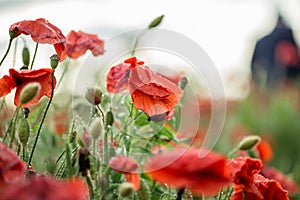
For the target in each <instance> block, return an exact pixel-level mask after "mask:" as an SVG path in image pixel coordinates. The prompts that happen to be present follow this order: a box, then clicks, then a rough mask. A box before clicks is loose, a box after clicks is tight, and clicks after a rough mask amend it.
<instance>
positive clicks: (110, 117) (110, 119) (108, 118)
mask: <svg viewBox="0 0 300 200" xmlns="http://www.w3.org/2000/svg"><path fill="white" fill-rule="evenodd" d="M113 123H114V115H113V113H112V112H111V111H108V112H107V113H106V125H107V126H111V125H112V124H113Z"/></svg>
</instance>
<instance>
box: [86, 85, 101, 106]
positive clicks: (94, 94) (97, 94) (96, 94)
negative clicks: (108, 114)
mask: <svg viewBox="0 0 300 200" xmlns="http://www.w3.org/2000/svg"><path fill="white" fill-rule="evenodd" d="M85 98H86V100H87V101H88V102H89V103H91V104H92V105H98V104H99V103H101V99H102V91H101V89H100V88H99V87H92V88H89V89H88V90H87V92H86V94H85Z"/></svg>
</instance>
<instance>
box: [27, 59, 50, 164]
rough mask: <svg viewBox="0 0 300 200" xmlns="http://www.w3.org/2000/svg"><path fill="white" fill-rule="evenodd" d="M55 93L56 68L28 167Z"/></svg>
mask: <svg viewBox="0 0 300 200" xmlns="http://www.w3.org/2000/svg"><path fill="white" fill-rule="evenodd" d="M32 62H33V60H32ZM53 95H54V70H53V72H52V88H51V96H50V99H49V101H48V104H47V107H46V110H45V112H44V115H43V118H42V121H41V123H40V126H39V129H38V131H37V134H36V137H35V140H34V144H33V147H32V150H31V153H30V156H29V159H28V163H27V169H28V168H29V166H30V164H31V161H32V157H33V154H34V150H35V148H36V145H37V141H38V139H39V136H40V133H41V130H42V126H43V124H44V121H45V119H46V115H47V112H48V110H49V108H50V105H51V102H52V99H53Z"/></svg>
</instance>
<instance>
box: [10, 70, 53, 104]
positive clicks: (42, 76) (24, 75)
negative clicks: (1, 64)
mask: <svg viewBox="0 0 300 200" xmlns="http://www.w3.org/2000/svg"><path fill="white" fill-rule="evenodd" d="M9 73H10V77H11V78H12V79H13V80H14V82H15V83H16V87H17V90H16V94H15V99H14V104H15V105H16V106H18V105H19V102H20V95H21V91H22V89H23V88H24V87H25V85H27V84H28V83H32V82H38V83H40V85H41V89H40V92H39V94H38V95H37V96H36V97H35V98H34V99H33V100H32V101H30V102H28V103H25V104H22V107H28V106H30V105H32V104H36V103H37V102H38V101H39V100H40V99H41V98H42V97H43V96H48V97H50V96H51V92H52V73H53V69H47V68H43V69H38V70H21V71H17V70H15V69H10V70H9ZM55 84H56V80H55V79H54V87H55Z"/></svg>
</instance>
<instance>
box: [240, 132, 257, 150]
mask: <svg viewBox="0 0 300 200" xmlns="http://www.w3.org/2000/svg"><path fill="white" fill-rule="evenodd" d="M259 141H260V137H259V136H257V135H250V136H247V137H245V138H243V139H242V141H240V143H239V144H238V149H239V150H246V151H247V150H250V149H252V148H253V147H254V146H255V145H256V144H257V143H258V142H259Z"/></svg>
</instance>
